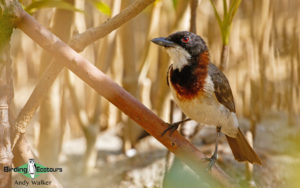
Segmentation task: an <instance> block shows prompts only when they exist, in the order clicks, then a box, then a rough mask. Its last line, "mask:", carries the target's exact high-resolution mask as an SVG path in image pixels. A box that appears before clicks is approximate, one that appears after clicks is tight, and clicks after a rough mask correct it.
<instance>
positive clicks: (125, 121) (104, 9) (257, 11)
mask: <svg viewBox="0 0 300 188" xmlns="http://www.w3.org/2000/svg"><path fill="white" fill-rule="evenodd" d="M36 2H37V1H30V0H23V1H22V4H23V5H24V7H25V8H27V11H28V12H30V13H31V14H32V15H33V16H34V17H35V18H36V19H37V20H38V21H39V22H40V23H41V24H42V25H43V26H45V27H46V28H48V29H49V30H51V31H52V32H54V33H55V34H57V35H58V36H59V37H60V38H62V39H63V40H64V41H66V42H68V41H70V40H71V39H72V37H73V36H74V35H75V34H77V33H81V32H84V31H85V30H86V29H88V28H91V27H96V26H99V25H101V24H102V23H104V22H105V21H107V20H109V18H111V17H113V16H115V15H117V14H118V13H119V12H120V11H121V10H122V9H124V8H125V7H127V6H128V5H130V4H131V3H133V2H134V1H133V0H122V1H121V0H103V1H96V0H85V1H83V0H65V1H63V2H64V3H68V5H65V4H64V5H62V4H56V5H55V6H52V7H54V8H49V7H50V5H49V3H48V4H47V3H44V5H43V6H42V5H34V3H36ZM44 2H47V1H44ZM48 2H50V1H48ZM213 2H215V5H216V9H217V10H218V12H219V13H220V15H221V16H222V15H223V7H224V4H223V1H213ZM227 2H228V3H230V1H229V0H228V1H227ZM32 4H33V5H32ZM190 5H191V3H190V1H189V0H156V1H155V2H154V3H153V4H152V5H150V6H149V7H147V8H146V9H145V10H144V11H142V13H141V14H139V15H138V16H137V17H135V18H134V19H132V20H131V21H129V22H128V23H126V24H125V25H123V26H122V27H120V28H119V29H117V30H115V31H113V32H111V33H110V34H109V35H107V36H106V37H104V38H102V39H101V40H97V41H95V42H94V43H93V44H92V45H89V46H88V47H87V48H85V50H84V51H83V52H82V53H81V54H82V55H83V56H84V57H86V58H87V59H89V60H90V61H91V62H93V63H94V64H95V65H96V66H97V67H98V68H99V69H100V70H101V71H103V72H105V73H106V74H107V75H109V76H110V77H111V78H112V79H113V80H114V81H116V82H117V83H119V84H120V85H121V86H122V87H124V88H125V89H126V90H127V91H129V92H130V93H131V94H132V95H134V96H135V97H136V98H138V99H139V100H140V101H141V102H142V103H143V104H145V105H146V106H147V107H148V108H150V109H151V110H153V111H154V112H155V113H156V114H157V115H158V116H159V117H161V118H162V119H164V120H165V121H168V122H169V121H170V111H171V110H170V109H172V108H171V107H170V101H171V99H172V97H171V95H170V92H169V88H168V86H167V84H166V73H167V69H168V66H169V65H170V63H171V62H170V60H169V57H168V55H167V54H166V53H165V51H163V49H161V48H159V47H158V46H156V45H154V44H153V43H151V42H150V40H151V39H152V38H155V37H160V36H168V35H169V34H171V33H173V32H175V31H181V30H189V28H190V18H191V6H190ZM57 7H59V8H57ZM75 7H76V9H75ZM66 9H68V10H66ZM299 9H300V1H299V0H286V1H281V0H264V1H261V0H252V1H247V0H244V1H241V4H240V7H239V8H238V11H237V13H236V15H235V17H234V19H233V23H232V26H231V33H230V40H229V59H228V60H229V61H228V65H227V67H226V69H225V70H224V72H225V74H226V76H227V78H228V79H229V82H230V85H231V88H232V91H233V95H234V99H235V104H236V109H237V114H238V117H239V121H240V124H241V127H242V129H243V130H244V131H246V130H250V132H252V136H254V147H255V150H256V151H257V152H258V154H259V155H260V156H261V158H262V160H263V166H260V167H257V166H255V167H254V170H253V179H254V180H255V182H256V185H257V186H258V187H299V186H300V182H299V178H297V177H299V173H300V168H299V166H300V157H299V156H300V155H299V154H300V152H299V151H300V137H299V135H300V124H299V123H300V117H299V114H300V64H299V61H300V50H299V47H300V11H299ZM196 11H197V17H196V25H197V27H196V29H197V34H198V35H200V36H202V37H203V39H204V40H205V41H206V43H207V45H208V48H209V50H210V58H211V61H212V62H213V63H214V64H216V65H219V64H220V56H221V50H222V37H221V32H220V29H219V25H218V22H217V19H216V16H215V14H214V9H213V6H212V4H211V2H210V1H209V0H199V2H198V7H197V9H196ZM11 45H12V52H11V56H12V58H13V71H14V84H15V88H14V89H15V98H14V102H15V106H16V114H18V113H19V112H20V110H21V109H22V107H23V106H24V105H25V103H26V101H27V99H28V98H29V96H30V94H31V92H32V90H33V89H34V87H35V85H36V84H37V82H38V81H39V78H40V77H41V75H42V74H43V72H44V71H45V69H46V67H47V66H48V65H49V64H50V62H51V61H55V60H51V56H50V55H49V54H48V53H47V52H45V51H43V50H42V49H41V48H40V47H39V46H38V45H37V44H35V43H34V42H33V41H32V40H31V39H30V38H28V37H27V36H26V35H25V34H23V33H22V32H21V31H20V30H15V31H14V33H13V36H12V41H11ZM172 118H173V119H174V121H175V120H180V119H181V112H180V110H178V109H177V108H176V107H175V108H174V112H173V113H172ZM195 125H196V123H195V122H191V123H188V124H186V125H185V126H184V128H183V131H182V132H183V134H185V135H187V137H189V138H190V139H191V141H192V142H193V143H195V144H197V146H199V149H200V150H201V151H203V152H204V153H206V154H208V155H210V153H212V151H213V147H214V146H213V144H214V141H215V132H214V131H215V129H213V128H209V127H208V128H207V127H205V128H202V126H201V125H200V126H195ZM189 135H192V136H189ZM26 136H27V138H29V139H30V141H31V143H32V146H33V148H34V150H35V152H36V154H37V155H38V156H39V159H40V161H41V164H43V165H44V166H49V167H51V166H56V167H57V166H59V167H63V170H64V173H61V174H57V176H56V177H57V178H58V180H59V181H60V182H61V183H62V185H63V186H65V187H82V186H83V185H85V186H86V185H87V184H88V185H89V187H99V186H100V187H161V185H162V182H163V179H164V174H165V171H166V169H168V168H165V167H166V155H167V150H166V149H165V148H164V147H163V146H162V145H161V144H159V143H158V142H157V141H156V140H155V139H154V138H152V137H151V136H147V137H144V136H145V133H144V131H143V129H142V128H140V127H139V126H138V125H137V124H135V123H134V122H133V121H132V120H130V119H129V118H128V117H127V116H126V115H124V114H123V113H121V112H120V111H119V110H118V109H117V108H116V107H114V106H113V105H112V104H110V103H109V102H108V101H106V100H105V99H104V98H102V97H100V96H98V95H97V94H96V93H95V92H94V91H93V90H92V89H91V88H89V87H88V86H87V85H86V84H84V82H82V81H81V80H80V79H79V78H77V77H76V76H75V75H73V74H72V73H71V72H69V71H67V70H66V69H64V70H63V71H62V72H61V73H60V74H59V76H58V77H57V79H56V81H55V83H54V85H53V86H52V88H51V89H50V91H49V92H48V94H47V97H46V99H45V100H43V104H42V105H41V106H40V108H39V109H38V111H37V113H36V115H35V117H34V119H33V120H32V121H31V123H30V126H29V129H28V130H27V132H26ZM142 137H143V138H142ZM218 164H220V166H222V168H223V169H224V171H225V172H227V173H228V174H230V175H231V176H232V177H236V178H237V179H241V180H243V179H245V176H246V175H245V172H244V171H245V169H247V168H248V167H245V166H244V165H243V164H241V163H238V162H236V161H235V160H234V158H233V156H232V154H231V151H230V149H229V147H228V145H227V143H226V142H225V140H222V144H221V147H220V151H219V161H218ZM180 170H181V169H180ZM246 171H247V170H246ZM297 181H298V182H297Z"/></svg>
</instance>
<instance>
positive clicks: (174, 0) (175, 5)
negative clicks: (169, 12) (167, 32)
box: [172, 0, 178, 8]
mask: <svg viewBox="0 0 300 188" xmlns="http://www.w3.org/2000/svg"><path fill="white" fill-rule="evenodd" d="M172 2H173V7H174V8H176V7H177V4H178V0H172Z"/></svg>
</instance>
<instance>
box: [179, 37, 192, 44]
mask: <svg viewBox="0 0 300 188" xmlns="http://www.w3.org/2000/svg"><path fill="white" fill-rule="evenodd" d="M189 40H190V38H189V37H183V38H182V39H181V41H182V42H184V43H188V42H189Z"/></svg>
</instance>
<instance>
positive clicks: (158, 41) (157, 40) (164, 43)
mask: <svg viewBox="0 0 300 188" xmlns="http://www.w3.org/2000/svg"><path fill="white" fill-rule="evenodd" d="M151 41H152V42H154V43H155V44H157V45H159V46H163V47H174V46H175V45H176V43H174V42H172V41H169V40H167V39H166V38H164V37H159V38H154V39H152V40H151Z"/></svg>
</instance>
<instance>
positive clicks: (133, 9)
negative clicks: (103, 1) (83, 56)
mask: <svg viewBox="0 0 300 188" xmlns="http://www.w3.org/2000/svg"><path fill="white" fill-rule="evenodd" d="M153 2H154V0H136V1H135V2H133V3H132V4H131V5H130V6H128V7H127V8H125V9H124V10H122V12H120V14H118V15H116V16H115V17H113V18H111V19H110V20H109V21H107V22H105V23H103V24H102V25H100V26H99V27H96V28H90V29H88V30H87V31H85V32H83V33H81V34H78V35H77V36H75V37H74V38H73V40H72V41H71V42H70V45H71V46H72V48H73V49H74V50H76V51H77V52H81V51H82V50H83V49H84V48H85V47H86V46H87V45H89V44H91V43H93V42H95V41H96V40H98V39H100V38H102V37H104V36H105V35H107V34H108V33H110V32H111V31H113V30H115V29H117V28H119V27H120V26H121V25H123V24H124V23H125V22H127V21H128V20H131V19H132V18H134V17H135V16H137V15H138V14H139V13H140V12H141V11H142V10H144V9H145V8H146V7H147V6H148V5H150V4H151V3H153Z"/></svg>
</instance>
